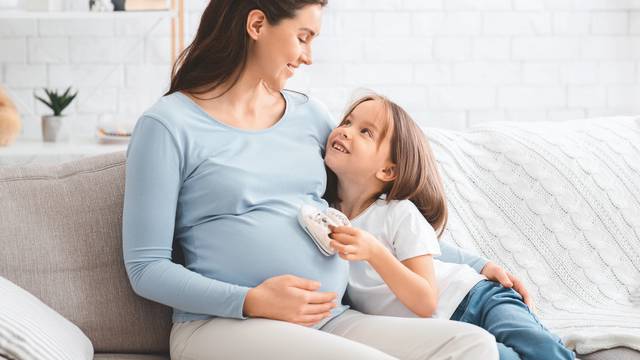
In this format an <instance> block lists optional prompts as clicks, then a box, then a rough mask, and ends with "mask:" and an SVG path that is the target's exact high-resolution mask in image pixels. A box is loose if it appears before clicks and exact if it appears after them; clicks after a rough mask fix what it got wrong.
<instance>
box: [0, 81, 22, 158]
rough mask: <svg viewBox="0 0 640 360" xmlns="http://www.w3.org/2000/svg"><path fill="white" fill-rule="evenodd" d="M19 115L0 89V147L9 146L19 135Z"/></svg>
mask: <svg viewBox="0 0 640 360" xmlns="http://www.w3.org/2000/svg"><path fill="white" fill-rule="evenodd" d="M20 129H21V124H20V114H18V109H16V106H15V105H13V103H12V102H11V99H9V96H8V95H7V94H6V93H5V92H4V91H3V90H2V88H1V87H0V146H9V145H11V144H12V143H13V142H14V141H15V140H16V137H17V136H18V134H19V133H20Z"/></svg>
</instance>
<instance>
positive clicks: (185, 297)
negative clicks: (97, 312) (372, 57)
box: [122, 91, 486, 322]
mask: <svg viewBox="0 0 640 360" xmlns="http://www.w3.org/2000/svg"><path fill="white" fill-rule="evenodd" d="M282 94H283V96H284V98H285V102H286V108H285V112H284V115H283V116H282V118H281V119H280V120H279V121H278V122H277V123H276V124H275V125H273V126H272V127H270V128H267V129H264V130H259V131H250V130H242V129H237V128H234V127H231V126H228V125H226V124H224V123H222V122H220V121H217V120H216V119H214V118H212V117H211V116H210V115H209V114H207V113H206V112H205V111H204V110H202V109H201V108H200V107H199V106H198V105H196V104H195V103H194V102H193V101H192V100H191V99H190V98H188V97H187V96H185V95H184V94H182V93H179V92H176V93H173V94H171V95H167V96H164V97H162V98H160V99H159V100H158V102H157V103H156V104H154V105H153V106H152V107H151V108H150V109H149V110H147V111H146V112H145V113H144V114H143V115H142V117H141V118H140V119H139V120H138V122H137V123H136V126H135V129H134V131H133V134H132V138H131V141H130V144H129V147H128V149H127V167H126V183H125V197H124V209H123V230H122V236H123V255H124V262H125V267H126V270H127V274H128V276H129V280H130V282H131V285H132V287H133V289H134V291H135V292H136V293H137V294H139V295H140V296H142V297H145V298H147V299H150V300H153V301H156V302H159V303H162V304H165V305H168V306H171V307H172V308H173V309H174V312H173V321H174V322H181V321H189V320H201V319H207V318H210V317H212V316H219V317H228V318H238V319H242V318H244V317H243V312H242V310H243V305H244V299H245V297H246V294H247V292H248V290H249V289H250V288H252V287H255V286H257V285H259V284H260V283H262V282H263V281H264V280H266V279H268V278H270V277H273V276H277V275H283V274H292V275H296V276H300V277H303V278H307V279H312V280H316V281H319V282H320V283H321V284H322V285H321V288H320V291H333V292H336V293H337V295H338V297H337V298H338V299H342V296H343V295H344V292H345V289H346V286H347V282H348V274H349V273H348V264H347V262H346V261H344V260H342V259H340V258H339V257H338V256H332V257H326V256H323V255H321V254H320V253H319V252H318V250H317V248H316V247H315V245H314V244H313V242H312V241H311V240H310V239H309V237H308V236H307V235H306V233H305V232H304V231H303V230H302V229H301V227H300V226H299V225H298V223H297V220H296V215H297V212H298V209H299V207H300V205H302V204H303V203H309V204H312V205H315V206H318V207H320V208H324V207H326V206H327V204H326V202H325V201H324V200H323V199H322V194H323V193H324V191H325V187H326V173H325V168H324V163H323V160H322V156H323V151H324V146H325V142H326V139H327V136H328V135H329V133H330V131H331V128H332V126H333V125H334V122H333V121H332V118H331V116H330V114H329V112H328V111H327V110H326V108H325V107H324V106H322V104H321V103H319V102H317V101H315V100H314V99H310V98H307V97H306V96H303V95H300V94H297V93H293V92H287V91H284V92H283V93H282ZM174 240H175V242H176V243H178V244H180V246H181V247H182V250H183V253H184V260H185V261H184V262H185V265H184V266H183V265H180V264H177V263H175V262H173V261H172V258H171V252H172V244H173V243H174ZM443 245H444V246H442V252H443V258H448V259H450V260H451V261H455V262H463V263H467V264H469V265H472V266H473V267H474V268H476V269H477V270H479V269H481V267H482V266H484V262H486V261H485V260H484V259H481V258H479V257H477V256H474V255H471V254H468V253H464V252H462V251H461V250H460V249H459V248H457V247H452V246H447V245H446V244H443ZM339 305H340V306H338V307H336V308H335V309H334V310H333V316H336V315H338V314H339V313H341V312H342V311H344V309H345V308H346V307H345V306H342V305H341V304H339Z"/></svg>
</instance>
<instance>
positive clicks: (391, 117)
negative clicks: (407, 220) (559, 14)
mask: <svg viewBox="0 0 640 360" xmlns="http://www.w3.org/2000/svg"><path fill="white" fill-rule="evenodd" d="M372 100H375V101H380V102H381V103H382V104H383V108H384V110H385V115H386V118H387V119H388V122H387V124H388V125H387V127H388V126H390V125H389V124H393V132H392V134H391V161H392V162H393V163H394V164H395V165H396V175H397V177H396V179H395V180H394V181H392V182H390V183H388V184H387V187H386V188H385V189H384V190H383V191H382V193H384V194H386V195H387V197H386V200H387V202H389V201H391V200H407V199H408V200H410V201H411V202H412V203H414V204H415V206H416V207H417V208H418V210H420V213H422V215H423V216H424V217H425V219H427V221H428V222H429V224H431V226H432V227H433V228H434V229H435V231H436V233H437V234H438V238H439V237H440V236H441V235H442V233H443V232H444V229H445V226H446V224H447V219H448V214H449V213H448V211H447V200H446V197H445V193H444V186H443V184H442V178H441V177H440V171H439V170H438V165H437V163H436V159H435V156H434V155H433V151H432V150H431V146H430V145H429V142H428V140H427V138H426V136H425V135H424V133H423V132H422V130H421V129H420V128H419V127H418V125H417V124H416V122H415V121H414V120H413V119H412V118H411V116H410V115H409V114H408V113H407V112H406V111H405V110H404V109H403V108H402V107H400V106H399V105H397V104H396V103H394V102H393V101H391V100H389V99H388V98H386V97H384V96H382V95H378V94H369V95H366V96H363V97H361V98H359V99H357V100H356V101H354V102H353V103H352V104H351V105H350V106H349V108H348V110H347V111H346V113H345V115H344V117H343V121H344V119H345V118H346V117H347V116H349V114H351V112H352V111H353V110H354V109H355V108H356V107H357V106H358V105H360V104H362V103H363V102H365V101H372ZM383 137H384V136H383ZM327 174H328V175H327V191H326V193H325V199H326V200H327V201H328V202H329V204H335V203H337V202H340V199H339V197H338V194H337V190H338V184H337V177H336V175H335V173H333V171H331V170H330V169H329V168H327ZM380 195H381V194H380Z"/></svg>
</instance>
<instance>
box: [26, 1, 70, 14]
mask: <svg viewBox="0 0 640 360" xmlns="http://www.w3.org/2000/svg"><path fill="white" fill-rule="evenodd" d="M22 4H23V5H22V6H23V7H24V9H25V10H27V11H62V10H64V1H63V0H23V1H22Z"/></svg>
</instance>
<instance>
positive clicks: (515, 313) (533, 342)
mask: <svg viewBox="0 0 640 360" xmlns="http://www.w3.org/2000/svg"><path fill="white" fill-rule="evenodd" d="M457 315H460V316H459V320H460V321H464V322H468V323H471V324H475V325H478V326H480V327H482V328H483V329H487V331H489V332H490V333H492V334H493V335H494V336H495V337H496V341H498V342H499V343H502V344H504V345H505V346H507V347H509V348H511V349H513V350H514V351H515V352H516V353H517V354H518V355H519V356H520V358H522V359H524V360H537V359H540V360H542V359H545V360H546V359H558V360H565V359H566V360H569V359H575V354H574V353H573V352H572V351H571V350H569V349H567V348H566V347H565V346H564V344H562V341H561V340H560V338H558V337H557V336H556V335H554V334H553V333H551V332H550V331H549V330H547V329H546V328H545V327H544V326H543V325H542V324H541V323H540V321H539V320H538V318H537V317H536V316H535V315H534V314H533V313H532V312H531V310H529V307H528V306H527V305H526V304H525V303H524V302H523V301H522V297H521V296H520V295H519V294H518V293H516V292H515V291H514V290H512V289H507V288H504V287H502V286H501V285H500V284H497V283H494V282H490V281H487V282H483V283H481V284H480V285H479V286H476V287H475V288H473V289H472V291H471V292H470V294H469V297H468V302H467V305H466V308H465V309H464V312H458V311H456V314H454V316H453V317H452V319H454V320H457V318H456V316H457ZM500 354H501V355H502V354H503V351H501V352H500Z"/></svg>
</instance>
